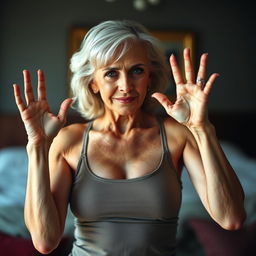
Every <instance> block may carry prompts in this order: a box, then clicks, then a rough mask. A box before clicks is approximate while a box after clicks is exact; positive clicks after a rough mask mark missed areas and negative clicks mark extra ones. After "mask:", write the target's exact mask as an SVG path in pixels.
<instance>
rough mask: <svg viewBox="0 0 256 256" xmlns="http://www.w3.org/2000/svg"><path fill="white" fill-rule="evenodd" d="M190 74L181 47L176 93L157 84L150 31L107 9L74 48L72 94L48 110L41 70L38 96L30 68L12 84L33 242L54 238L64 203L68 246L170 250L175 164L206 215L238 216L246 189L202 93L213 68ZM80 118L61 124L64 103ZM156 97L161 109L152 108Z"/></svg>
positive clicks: (177, 189) (46, 243)
mask: <svg viewBox="0 0 256 256" xmlns="http://www.w3.org/2000/svg"><path fill="white" fill-rule="evenodd" d="M206 62H207V54H203V55H202V56H201V59H200V66H199V70H198V73H197V75H195V74H194V70H193V67H192V62H191V57H190V50H189V49H185V50H184V66H185V78H183V77H182V73H181V71H180V69H179V67H178V65H177V61H176V59H175V56H173V55H172V56H170V65H171V69H172V73H173V77H174V80H175V83H176V88H177V99H176V101H175V102H170V100H169V99H168V98H167V97H166V96H165V95H164V94H163V92H164V91H165V89H166V86H167V83H168V79H169V69H168V66H167V64H166V59H165V56H164V54H163V52H162V51H161V50H160V48H159V45H158V42H157V40H156V39H155V38H153V37H152V36H151V35H150V34H149V33H148V32H147V30H146V29H145V28H144V27H143V26H142V25H140V24H137V23H135V22H131V21H105V22H102V23H100V24H99V25H97V26H95V27H93V28H92V29H91V30H90V31H89V32H88V33H87V35H86V36H85V38H84V41H83V43H82V46H81V49H80V50H79V51H78V52H77V53H75V54H74V56H73V57H72V59H71V70H72V72H73V77H72V82H71V87H72V90H73V93H74V99H66V100H65V101H64V102H63V103H62V104H61V107H60V111H59V113H58V115H57V116H55V115H54V114H52V113H51V112H50V108H49V106H48V102H47V99H46V90H45V79H44V74H43V72H42V71H41V70H39V71H38V100H37V101H36V100H35V98H34V96H33V90H32V86H31V82H30V75H29V72H28V71H26V70H25V71H24V72H23V75H24V84H25V90H24V94H25V98H26V103H24V102H23V101H22V97H21V92H20V89H19V86H18V85H16V84H15V85H14V94H15V99H16V103H17V106H18V108H19V111H20V114H21V117H22V120H23V122H24V124H25V128H26V131H27V134H28V144H27V152H28V158H29V168H28V169H29V170H28V182H27V193H26V200H25V222H26V225H27V227H28V229H29V231H30V233H31V236H32V239H33V243H34V246H35V247H36V248H37V250H38V251H40V252H42V253H45V254H47V253H49V252H51V251H52V250H53V249H54V248H56V247H57V245H58V243H59V241H60V239H61V237H62V234H63V229H64V225H65V218H66V213H67V207H68V204H69V203H70V206H71V210H72V212H73V214H74V216H75V241H74V244H73V249H72V252H71V254H70V255H73V256H83V255H88V256H96V255H97V256H100V255H111V256H122V255H126V256H128V255H132V256H135V255H138V256H143V255H145V256H157V255H161V256H164V255H168V256H170V255H175V247H176V241H175V237H176V230H177V220H178V214H179V209H180V205H181V190H182V189H181V181H180V176H181V167H182V163H184V164H185V166H186V169H187V170H188V172H189V176H190V178H191V181H192V183H193V185H194V187H195V189H196V191H197V192H198V194H199V197H200V199H201V200H202V203H203V205H204V207H205V208H206V210H207V211H208V213H209V215H210V216H211V217H212V218H213V219H214V220H215V221H216V222H217V223H218V224H219V225H221V226H222V227H223V228H225V229H238V228H239V227H241V225H242V223H243V221H244V219H245V211H244V205H243V198H244V195H243V189H242V187H241V185H240V183H239V181H238V179H237V177H236V175H235V173H234V171H233V169H232V167H231V166H230V164H229V163H228V161H227V159H226V157H225V155H224V153H223V151H222V149H221V147H220V144H219V142H218V139H217V137H216V134H215V129H214V126H213V125H212V124H211V122H210V121H209V120H208V117H207V101H208V96H209V93H210V92H211V89H212V85H213V83H214V81H215V79H216V77H217V76H218V74H216V73H215V74H212V75H211V76H210V77H209V79H208V80H207V82H206V83H205V82H204V81H205V79H206ZM72 101H73V103H74V105H75V106H76V107H77V109H78V111H79V112H80V113H81V114H82V115H83V116H84V117H85V118H86V120H88V121H87V122H86V123H84V124H73V125H70V126H67V127H64V128H62V127H63V126H64V123H65V120H66V116H67V111H68V108H69V107H70V105H71V104H72ZM159 102H160V104H162V106H163V107H164V108H165V110H166V112H167V114H168V115H167V117H165V118H163V117H162V118H161V117H159V116H157V115H156V114H155V112H154V109H156V105H159Z"/></svg>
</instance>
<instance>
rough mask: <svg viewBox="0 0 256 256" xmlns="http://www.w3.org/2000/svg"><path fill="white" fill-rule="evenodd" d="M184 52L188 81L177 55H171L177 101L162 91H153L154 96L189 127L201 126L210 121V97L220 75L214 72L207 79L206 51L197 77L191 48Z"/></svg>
mask: <svg viewBox="0 0 256 256" xmlns="http://www.w3.org/2000/svg"><path fill="white" fill-rule="evenodd" d="M183 54H184V68H185V78H186V82H185V81H184V79H183V77H182V72H181V70H180V68H179V67H178V64H177V60H176V58H175V56H174V55H172V56H171V57H170V65H171V69H172V72H173V77H174V80H175V83H176V94H177V98H176V101H175V103H172V102H171V101H170V100H169V99H168V98H167V96H166V95H164V94H162V93H158V92H156V93H153V94H152V97H154V98H156V99H157V100H158V101H159V102H160V104H162V106H163V107H164V108H165V110H166V112H167V113H168V114H169V115H170V116H172V117H173V118H174V119H176V120H177V121H178V122H180V123H182V124H184V125H186V126H187V127H189V128H190V127H191V128H192V127H194V128H201V127H203V126H205V125H206V124H207V123H208V122H209V121H208V115H207V102H208V97H209V94H210V92H211V89H212V85H213V83H214V81H215V79H216V78H217V77H218V76H219V75H218V74H217V73H214V74H212V75H211V76H210V77H209V79H208V80H207V81H206V80H205V77H206V63H207V57H208V54H207V53H204V54H202V56H201V59H200V66H199V70H198V73H197V78H195V74H194V69H193V65H192V60H191V56H190V50H189V49H188V48H185V49H184V53H183Z"/></svg>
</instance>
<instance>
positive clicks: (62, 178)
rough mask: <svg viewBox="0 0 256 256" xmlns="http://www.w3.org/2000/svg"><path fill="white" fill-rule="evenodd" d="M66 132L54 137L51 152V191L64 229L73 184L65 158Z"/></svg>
mask: <svg viewBox="0 0 256 256" xmlns="http://www.w3.org/2000/svg"><path fill="white" fill-rule="evenodd" d="M66 138H67V136H65V132H63V131H60V133H59V134H58V136H57V137H56V138H55V139H54V141H53V143H52V145H51V148H50V152H49V172H50V186H51V193H52V195H53V199H54V202H55V205H56V208H57V211H58V214H59V219H60V224H61V228H62V230H64V226H65V219H66V214H67V207H68V203H69V194H70V190H71V185H72V170H71V167H70V166H69V165H68V163H67V161H66V160H65V158H64V154H63V152H64V151H65V150H66V148H67V146H68V145H67V144H68V141H67V140H66Z"/></svg>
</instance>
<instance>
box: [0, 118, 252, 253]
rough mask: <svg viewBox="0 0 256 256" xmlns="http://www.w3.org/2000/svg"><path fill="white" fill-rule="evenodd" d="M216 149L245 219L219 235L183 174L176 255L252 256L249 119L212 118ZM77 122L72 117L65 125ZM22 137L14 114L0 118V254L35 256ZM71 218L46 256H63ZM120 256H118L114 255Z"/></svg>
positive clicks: (218, 228)
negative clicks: (232, 177)
mask: <svg viewBox="0 0 256 256" xmlns="http://www.w3.org/2000/svg"><path fill="white" fill-rule="evenodd" d="M210 119H211V120H212V122H213V123H214V124H215V126H216V128H217V133H218V137H219V138H220V141H221V144H222V147H223V149H224V151H225V153H226V155H227V157H228V159H229V161H230V162H231V164H232V165H233V167H234V169H235V170H236V173H237V175H238V177H239V179H240V181H241V183H242V185H243V187H244V190H245V195H246V197H245V206H246V211H247V220H246V223H245V225H244V227H243V228H242V229H241V230H238V231H225V230H223V229H221V228H220V227H219V226H218V225H217V224H215V223H214V222H213V221H212V220H211V219H210V217H209V216H208V214H207V212H206V211H205V210H204V208H203V206H202V204H201V202H200V201H199V198H198V196H197V194H196V192H195V191H194V189H193V187H192V185H191V183H190V181H189V178H188V176H187V173H186V170H184V172H183V175H182V184H183V199H182V207H181V211H180V218H179V228H178V250H177V256H187V255H190V256H193V255H196V256H201V255H202V256H203V255H206V256H213V255H218V256H222V255H225V256H227V255H232V256H234V255H246V256H248V255H256V245H255V244H256V243H255V241H256V240H255V239H256V186H255V184H256V151H255V150H254V145H255V137H252V134H253V129H254V128H253V125H252V124H253V122H254V120H255V115H252V113H249V114H244V113H241V114H237V113H236V114H214V115H213V114H212V115H211V116H210ZM74 122H83V119H82V118H81V117H79V116H77V115H75V114H73V113H71V114H70V115H69V119H68V123H67V124H70V123H74ZM25 144H26V134H25V131H24V127H23V124H22V122H21V120H20V117H19V116H18V115H0V255H3V256H7V255H12V256H16V255H19V256H37V255H41V254H40V253H38V252H37V251H36V250H35V248H34V247H33V244H32V242H31V239H30V235H29V233H28V231H27V229H26V227H25V224H24V220H23V205H24V197H25V186H26V177H27V155H26V150H25ZM72 234H73V216H72V214H71V212H70V210H69V211H68V217H67V221H66V225H65V231H64V235H63V239H62V241H61V243H60V245H59V247H58V248H57V249H56V250H55V251H53V252H52V253H51V254H50V255H52V256H54V255H55V256H57V255H58V256H65V255H68V252H69V250H70V248H71V245H72V241H73V236H72ZM120 256H121V255H120Z"/></svg>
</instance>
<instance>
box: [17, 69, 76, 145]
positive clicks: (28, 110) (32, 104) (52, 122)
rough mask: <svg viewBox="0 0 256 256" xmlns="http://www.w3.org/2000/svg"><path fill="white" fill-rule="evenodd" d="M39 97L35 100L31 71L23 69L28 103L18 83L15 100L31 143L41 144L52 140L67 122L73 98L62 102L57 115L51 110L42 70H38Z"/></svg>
mask: <svg viewBox="0 0 256 256" xmlns="http://www.w3.org/2000/svg"><path fill="white" fill-rule="evenodd" d="M37 75H38V88H37V94H38V99H37V100H35V97H34V93H33V89H32V85H31V80H30V74H29V71H27V70H24V71H23V77H24V95H25V99H26V104H25V103H24V102H23V100H22V97H21V90H20V87H19V86H18V85H17V84H14V85H13V88H14V96H15V101H16V104H17V106H18V109H19V112H20V115H21V118H22V120H23V122H24V125H25V129H26V132H27V135H28V140H29V142H30V143H34V144H37V145H39V144H40V143H42V142H43V141H47V142H51V141H52V140H53V138H54V137H55V136H56V135H57V134H58V132H59V130H60V129H61V128H62V127H63V125H64V124H65V122H66V115H67V111H68V108H69V106H70V105H71V103H72V99H70V98H69V99H66V100H64V101H63V102H62V104H61V106H60V110H59V113H58V115H57V116H55V115H54V114H52V113H51V112H50V108H49V105H48V102H47V98H46V88H45V78H44V73H43V71H42V70H38V72H37Z"/></svg>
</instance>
